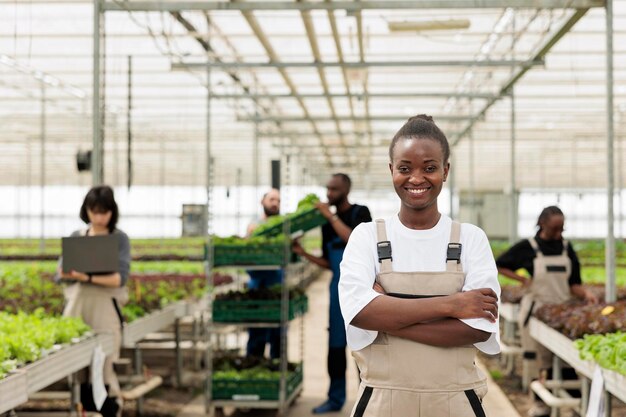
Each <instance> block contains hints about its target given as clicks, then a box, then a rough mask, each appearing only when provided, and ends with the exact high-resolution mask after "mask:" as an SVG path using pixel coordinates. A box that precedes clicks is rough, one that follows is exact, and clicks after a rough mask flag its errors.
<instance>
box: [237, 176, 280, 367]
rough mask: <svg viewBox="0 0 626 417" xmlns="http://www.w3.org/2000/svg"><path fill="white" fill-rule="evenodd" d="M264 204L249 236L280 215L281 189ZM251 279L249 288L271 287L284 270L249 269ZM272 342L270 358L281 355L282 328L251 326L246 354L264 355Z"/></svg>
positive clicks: (273, 190)
mask: <svg viewBox="0 0 626 417" xmlns="http://www.w3.org/2000/svg"><path fill="white" fill-rule="evenodd" d="M261 205H262V206H263V216H262V217H261V218H259V219H255V220H254V221H253V222H251V223H250V225H249V226H248V236H250V235H251V234H252V232H253V231H254V229H255V228H256V227H257V226H259V225H261V224H263V223H265V222H266V221H267V220H268V219H269V218H270V217H272V216H278V214H279V213H280V191H278V190H277V189H275V188H272V189H271V190H269V191H268V192H267V193H265V194H264V195H263V198H262V199H261ZM248 275H250V281H248V289H250V290H258V289H261V288H269V287H271V286H273V285H276V284H281V283H282V281H283V270H282V269H279V270H275V271H248ZM267 343H269V344H270V358H271V359H277V358H279V357H280V329H279V328H250V329H248V344H247V345H246V355H247V356H256V357H263V353H264V352H265V345H266V344H267Z"/></svg>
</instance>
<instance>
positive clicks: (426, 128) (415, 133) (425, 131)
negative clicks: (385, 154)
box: [389, 114, 450, 163]
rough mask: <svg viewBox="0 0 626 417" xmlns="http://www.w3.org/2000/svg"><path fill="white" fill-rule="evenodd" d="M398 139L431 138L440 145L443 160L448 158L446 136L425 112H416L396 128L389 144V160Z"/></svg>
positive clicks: (448, 151)
mask: <svg viewBox="0 0 626 417" xmlns="http://www.w3.org/2000/svg"><path fill="white" fill-rule="evenodd" d="M400 139H432V140H435V141H437V142H439V144H440V145H441V150H442V152H443V161H444V163H445V162H448V160H449V159H450V145H449V144H448V138H446V135H444V133H443V132H442V131H441V129H439V127H438V126H437V125H436V124H435V122H434V120H433V118H432V117H431V116H428V115H425V114H418V115H417V116H413V117H411V118H409V120H407V122H406V123H405V124H404V126H402V127H401V128H400V130H398V132H397V133H396V134H395V135H394V137H393V139H391V144H390V145H389V160H390V161H393V148H395V146H396V143H398V141H399V140H400Z"/></svg>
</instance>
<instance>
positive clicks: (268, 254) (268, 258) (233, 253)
mask: <svg viewBox="0 0 626 417" xmlns="http://www.w3.org/2000/svg"><path fill="white" fill-rule="evenodd" d="M284 264H285V245H282V244H279V245H276V244H274V245H269V244H268V245H264V246H262V247H254V248H246V247H245V246H241V245H215V246H214V247H213V265H214V266H222V265H284Z"/></svg>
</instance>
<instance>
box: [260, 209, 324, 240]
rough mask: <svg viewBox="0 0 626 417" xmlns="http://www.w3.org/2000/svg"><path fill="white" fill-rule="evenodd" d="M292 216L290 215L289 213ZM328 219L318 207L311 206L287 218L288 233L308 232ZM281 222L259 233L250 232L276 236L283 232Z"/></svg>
mask: <svg viewBox="0 0 626 417" xmlns="http://www.w3.org/2000/svg"><path fill="white" fill-rule="evenodd" d="M290 216H292V215H290ZM327 221H328V220H326V218H325V217H324V216H322V213H320V212H319V210H318V209H316V208H312V209H310V210H307V211H303V212H302V213H298V215H295V216H293V217H290V218H289V222H290V223H289V234H292V233H296V232H300V231H302V232H308V231H309V230H312V229H315V228H316V227H320V226H323V225H324V224H325V223H326V222H327ZM283 223H284V222H281V223H278V224H276V225H275V226H273V227H271V228H269V229H265V230H262V231H260V232H259V233H255V232H252V235H253V236H276V235H279V234H281V233H283Z"/></svg>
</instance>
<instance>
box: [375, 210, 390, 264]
mask: <svg viewBox="0 0 626 417" xmlns="http://www.w3.org/2000/svg"><path fill="white" fill-rule="evenodd" d="M376 236H377V240H378V242H377V243H376V247H377V250H378V262H380V272H381V273H383V272H391V271H392V270H393V268H392V264H391V242H390V241H389V240H387V228H386V227H385V220H383V219H376Z"/></svg>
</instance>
